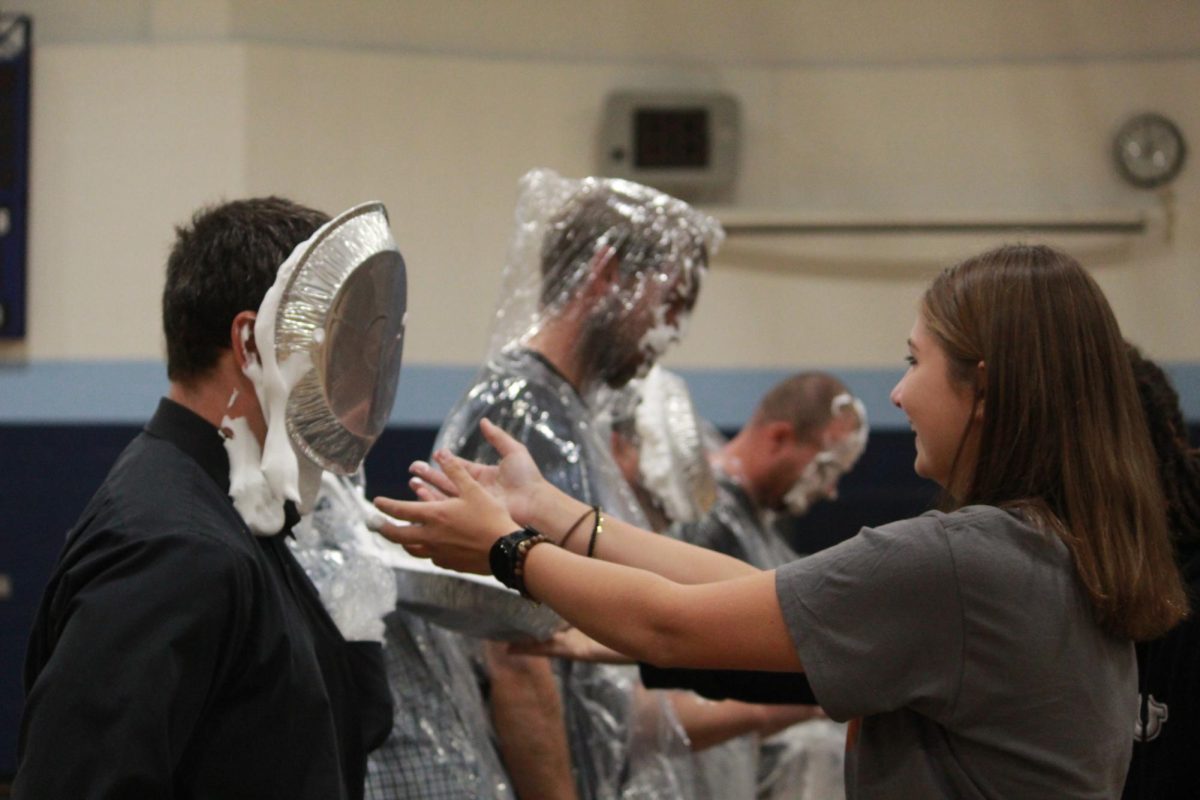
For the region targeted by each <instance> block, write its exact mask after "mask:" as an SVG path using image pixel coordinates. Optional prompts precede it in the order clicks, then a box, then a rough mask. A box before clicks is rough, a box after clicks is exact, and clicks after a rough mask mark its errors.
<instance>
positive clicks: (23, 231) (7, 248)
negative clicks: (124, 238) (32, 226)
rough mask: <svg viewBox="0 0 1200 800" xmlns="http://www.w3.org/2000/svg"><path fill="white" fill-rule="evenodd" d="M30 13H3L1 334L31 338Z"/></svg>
mask: <svg viewBox="0 0 1200 800" xmlns="http://www.w3.org/2000/svg"><path fill="white" fill-rule="evenodd" d="M32 35H33V24H32V22H31V20H30V18H29V17H26V16H20V15H4V14H0V338H6V339H19V338H22V337H24V336H25V263H26V252H27V250H26V238H27V235H28V230H29V226H28V216H29V116H30V106H29V83H30V66H31V62H32V53H33V39H32Z"/></svg>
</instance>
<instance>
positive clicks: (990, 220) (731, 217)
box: [706, 208, 1149, 236]
mask: <svg viewBox="0 0 1200 800" xmlns="http://www.w3.org/2000/svg"><path fill="white" fill-rule="evenodd" d="M706 211H707V212H708V213H710V214H712V215H713V216H715V217H716V218H717V219H718V220H720V221H721V225H722V227H724V228H725V234H726V235H727V236H824V235H854V236H874V235H896V234H899V235H906V234H933V235H943V234H947V235H953V234H968V235H969V234H990V233H1021V232H1024V233H1057V234H1119V235H1128V236H1139V235H1142V234H1145V233H1146V232H1147V230H1148V229H1149V220H1148V219H1147V217H1146V215H1145V214H1144V213H1143V212H1141V211H1136V212H1113V213H1100V214H1091V215H1087V216H1061V217H1042V218H1031V217H1003V216H990V217H983V216H981V217H978V218H971V217H961V216H960V217H951V216H945V217H925V218H900V217H865V216H864V217H854V216H849V215H846V216H840V217H834V216H818V215H801V214H798V213H795V212H781V211H777V210H752V209H731V208H708V209H706Z"/></svg>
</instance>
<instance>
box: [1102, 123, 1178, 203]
mask: <svg viewBox="0 0 1200 800" xmlns="http://www.w3.org/2000/svg"><path fill="white" fill-rule="evenodd" d="M1113 157H1114V158H1115V159H1116V162H1117V169H1118V170H1119V171H1120V173H1121V177H1123V178H1124V179H1125V180H1127V181H1129V183H1131V184H1133V185H1134V186H1136V187H1138V188H1139V189H1154V188H1156V187H1159V186H1165V185H1166V184H1168V183H1170V182H1171V181H1173V180H1175V177H1176V176H1177V175H1178V174H1179V172H1180V170H1182V169H1183V162H1184V161H1185V160H1186V159H1187V142H1186V141H1184V138H1183V133H1182V132H1181V131H1180V130H1179V128H1178V126H1176V125H1175V123H1174V122H1172V121H1171V120H1169V119H1167V118H1166V117H1164V116H1163V115H1162V114H1138V115H1137V116H1135V117H1131V118H1130V119H1129V120H1128V121H1126V122H1125V124H1123V125H1122V126H1121V128H1120V130H1118V131H1117V135H1116V136H1115V137H1114V138H1113Z"/></svg>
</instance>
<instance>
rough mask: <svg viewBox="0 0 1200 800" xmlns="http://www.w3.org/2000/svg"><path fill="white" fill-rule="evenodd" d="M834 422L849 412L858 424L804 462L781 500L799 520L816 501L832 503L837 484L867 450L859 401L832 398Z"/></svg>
mask: <svg viewBox="0 0 1200 800" xmlns="http://www.w3.org/2000/svg"><path fill="white" fill-rule="evenodd" d="M830 411H831V412H832V414H833V416H834V418H837V417H839V416H842V415H843V414H846V413H847V412H851V413H852V414H853V415H854V416H855V419H856V421H857V423H858V426H857V427H856V428H854V430H852V431H850V432H849V433H847V434H846V435H845V436H843V437H842V438H841V439H839V440H837V441H835V442H833V443H829V442H826V443H825V448H824V449H823V450H822V451H821V452H819V453H817V454H816V455H815V456H814V457H813V460H812V461H810V462H808V465H807V466H806V467H805V468H804V471H803V472H801V473H800V477H799V478H798V479H797V480H796V482H795V483H794V484H792V488H791V489H789V490H788V492H787V494H785V495H784V496H783V504H784V507H786V508H787V510H788V511H789V512H790V513H792V514H795V515H796V516H800V515H803V514H806V513H808V510H809V509H810V508H812V506H813V504H814V503H816V502H817V501H818V500H824V499H829V500H836V499H837V484H838V481H839V480H840V479H841V477H842V476H843V475H845V474H846V473H847V472H849V471H850V470H851V469H852V468H853V467H854V464H855V463H856V462H857V461H858V459H859V457H860V456H861V455H862V454H863V451H864V450H866V449H867V434H868V432H869V431H870V426H869V425H868V424H867V409H866V407H865V406H864V405H863V403H862V401H861V400H859V399H858V398H857V397H854V396H853V395H851V394H848V393H845V392H843V393H842V394H839V395H837V396H836V397H834V398H833V402H832V403H831V406H830Z"/></svg>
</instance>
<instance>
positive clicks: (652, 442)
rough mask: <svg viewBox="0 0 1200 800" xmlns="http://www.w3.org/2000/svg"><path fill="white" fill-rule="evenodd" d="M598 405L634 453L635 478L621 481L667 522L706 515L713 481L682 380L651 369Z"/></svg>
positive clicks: (705, 442) (701, 432) (700, 426)
mask: <svg viewBox="0 0 1200 800" xmlns="http://www.w3.org/2000/svg"><path fill="white" fill-rule="evenodd" d="M604 405H605V409H606V411H607V413H608V415H609V417H610V419H611V425H612V426H613V428H614V430H615V431H616V432H617V434H618V436H619V437H621V438H622V439H624V442H625V444H627V445H629V446H632V447H634V448H636V451H637V452H636V463H637V470H636V474H626V475H625V477H626V479H628V480H630V482H632V483H635V484H636V486H637V487H638V488H641V489H642V490H644V491H645V493H646V495H647V496H648V497H647V499H649V500H650V501H651V502H653V504H654V505H655V507H656V508H657V509H658V510H660V511H661V513H662V515H663V516H664V517H665V518H666V519H667V520H669V521H670V522H693V521H695V520H698V519H700V518H701V517H703V516H704V515H705V514H707V513H708V511H709V509H711V508H712V505H713V503H714V502H715V501H716V494H717V486H716V479H715V478H714V477H713V470H712V467H711V466H710V465H709V461H708V450H707V448H708V438H707V434H706V431H705V426H704V425H703V424H702V422H701V420H700V418H699V416H698V415H697V414H696V410H695V408H693V406H692V396H691V393H690V392H689V391H688V388H687V384H686V383H684V381H683V378H681V377H679V376H678V375H676V374H675V373H673V372H670V371H669V370H667V369H664V368H663V367H661V366H657V365H656V366H655V367H654V368H652V369H651V370H650V371H649V372H648V373H647V374H646V377H644V378H640V379H635V380H632V381H630V382H629V384H628V385H627V386H625V387H624V388H623V389H620V390H617V391H614V392H612V393H611V398H608V399H607V400H606V402H605V404H604ZM642 505H643V506H645V502H643V503H642ZM644 510H645V509H644Z"/></svg>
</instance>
